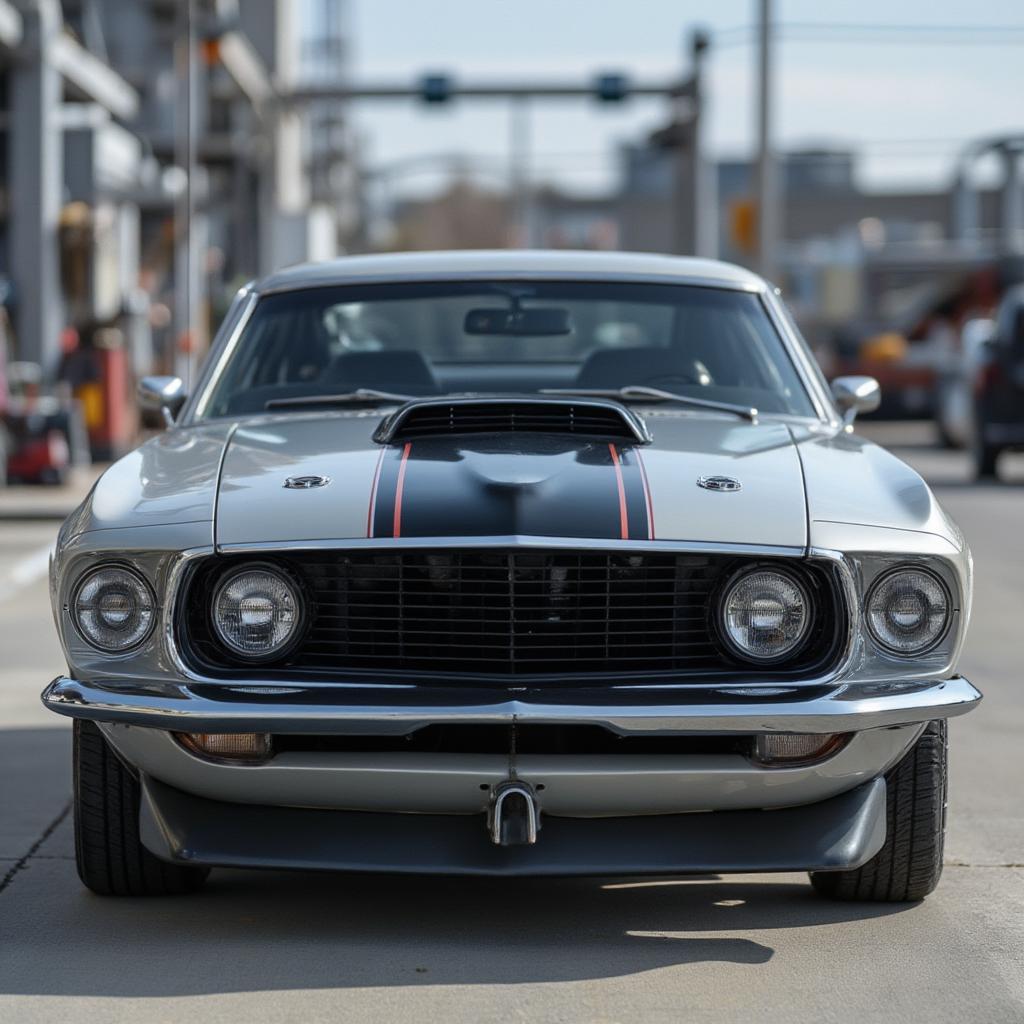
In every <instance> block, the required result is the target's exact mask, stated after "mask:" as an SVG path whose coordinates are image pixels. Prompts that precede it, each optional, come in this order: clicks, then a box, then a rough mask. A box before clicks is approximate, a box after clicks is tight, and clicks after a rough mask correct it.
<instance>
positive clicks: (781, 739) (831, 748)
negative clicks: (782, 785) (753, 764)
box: [754, 732, 850, 768]
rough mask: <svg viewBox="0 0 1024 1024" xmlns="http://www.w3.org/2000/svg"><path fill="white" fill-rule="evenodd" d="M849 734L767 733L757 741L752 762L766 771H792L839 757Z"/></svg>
mask: <svg viewBox="0 0 1024 1024" xmlns="http://www.w3.org/2000/svg"><path fill="white" fill-rule="evenodd" d="M849 739H850V734H849V733H786V732H768V733H764V734H762V735H760V736H758V737H757V741H756V743H755V744H754V760H755V761H757V763H758V764H761V765H764V766H765V767H766V768H796V767H799V766H800V765H805V764H814V763H815V762H817V761H824V760H825V758H826V757H831V756H832V755H833V754H837V753H839V751H840V750H842V749H843V747H845V746H846V744H847V742H848V741H849Z"/></svg>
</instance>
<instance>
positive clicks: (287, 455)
mask: <svg viewBox="0 0 1024 1024" xmlns="http://www.w3.org/2000/svg"><path fill="white" fill-rule="evenodd" d="M379 420H380V417H379V415H376V414H372V415H371V414H367V413H365V412H356V411H352V412H344V413H330V414H324V415H320V416H304V417H297V418H289V419H284V418H276V419H273V420H270V419H268V420H264V421H259V422H252V423H249V424H246V425H243V426H241V427H240V428H239V429H238V430H237V431H236V432H235V433H234V435H233V436H232V438H231V440H230V443H229V445H228V449H227V452H226V453H225V457H224V465H223V471H222V475H221V484H220V492H219V497H218V504H217V523H216V538H217V543H218V544H221V545H228V544H268V545H272V544H276V543H287V542H289V541H303V540H309V541H314V540H332V539H336V540H346V539H353V538H367V537H371V538H373V537H390V538H393V537H400V538H403V539H415V538H417V537H484V536H486V537H513V536H517V537H580V538H590V539H598V540H602V539H625V540H648V539H657V540H686V541H695V542H699V543H707V544H722V543H726V544H729V543H746V544H756V545H763V546H779V547H803V546H804V545H805V544H806V542H807V522H806V504H805V495H804V487H803V479H802V473H801V467H800V461H799V458H798V455H797V453H796V449H795V446H794V445H793V443H792V439H791V437H790V433H789V430H788V429H787V428H786V426H784V425H783V424H778V423H767V422H763V423H760V424H750V423H745V422H740V421H733V420H726V419H722V418H718V417H697V416H678V415H677V416H673V415H653V416H649V417H648V424H649V426H650V428H651V432H652V434H653V437H654V440H653V443H652V444H649V445H639V444H636V443H634V442H632V441H629V440H618V441H614V442H611V441H603V440H596V439H592V438H588V437H583V436H579V435H570V434H566V435H559V434H554V433H551V434H545V433H509V434H459V435H450V436H440V437H438V436H432V437H415V438H412V439H409V440H399V441H396V442H394V443H390V444H383V445H381V444H377V443H375V442H374V441H373V439H372V435H373V431H374V428H375V427H376V426H377V424H378V422H379ZM300 476H316V477H326V478H329V481H330V482H329V483H328V484H326V485H325V486H320V487H312V488H309V489H290V488H288V487H286V486H285V481H286V480H287V479H288V478H289V477H300ZM702 476H704V477H710V476H730V477H734V478H736V479H737V480H739V481H740V484H741V489H740V490H738V491H731V492H728V491H711V490H705V489H703V488H701V487H699V486H697V480H698V478H699V477H702Z"/></svg>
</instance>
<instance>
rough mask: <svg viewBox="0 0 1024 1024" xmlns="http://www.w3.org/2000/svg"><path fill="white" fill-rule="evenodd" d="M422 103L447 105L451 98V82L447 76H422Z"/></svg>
mask: <svg viewBox="0 0 1024 1024" xmlns="http://www.w3.org/2000/svg"><path fill="white" fill-rule="evenodd" d="M420 97H421V98H422V100H423V102H424V103H447V102H448V101H449V100H450V99H451V98H452V80H451V78H450V77H449V76H448V75H435V74H431V75H424V76H423V78H422V79H421V80H420Z"/></svg>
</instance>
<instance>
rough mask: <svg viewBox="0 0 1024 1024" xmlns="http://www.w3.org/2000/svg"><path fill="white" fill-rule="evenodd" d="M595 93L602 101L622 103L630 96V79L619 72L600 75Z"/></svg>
mask: <svg viewBox="0 0 1024 1024" xmlns="http://www.w3.org/2000/svg"><path fill="white" fill-rule="evenodd" d="M594 94H595V95H596V96H597V99H598V100H599V101H600V102H601V103H621V102H622V101H623V100H624V99H626V98H627V97H628V96H629V79H628V78H627V77H626V76H625V75H622V74H619V73H618V72H606V73H604V74H601V75H598V76H597V80H596V81H595V82H594Z"/></svg>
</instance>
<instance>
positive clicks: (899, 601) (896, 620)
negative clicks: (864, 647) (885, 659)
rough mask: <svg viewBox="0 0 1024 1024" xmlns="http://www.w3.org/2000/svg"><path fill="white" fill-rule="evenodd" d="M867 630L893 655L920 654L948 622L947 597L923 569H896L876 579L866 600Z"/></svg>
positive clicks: (936, 581) (932, 644) (931, 576)
mask: <svg viewBox="0 0 1024 1024" xmlns="http://www.w3.org/2000/svg"><path fill="white" fill-rule="evenodd" d="M867 622H868V629H869V630H870V631H871V635H872V636H873V637H874V639H875V641H876V643H878V644H879V646H881V647H883V648H885V650H887V651H891V652H892V653H893V654H903V655H913V654H923V653H924V652H925V651H927V650H929V649H930V648H932V647H934V646H935V645H936V644H937V643H938V642H939V641H940V640H941V639H942V637H943V635H944V634H945V632H946V625H947V624H948V622H949V594H948V592H947V591H946V588H945V587H944V586H943V585H942V583H941V582H940V581H939V579H938V578H937V577H935V576H933V575H932V574H931V573H930V572H927V571H926V570H924V569H897V570H896V571H895V572H890V573H888V574H887V575H885V576H883V577H882V578H881V579H880V580H878V581H877V582H876V583H875V584H874V586H873V587H872V588H871V591H870V593H869V594H868V599H867Z"/></svg>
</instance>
